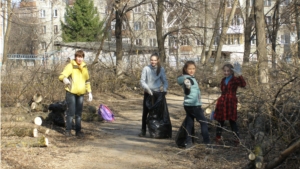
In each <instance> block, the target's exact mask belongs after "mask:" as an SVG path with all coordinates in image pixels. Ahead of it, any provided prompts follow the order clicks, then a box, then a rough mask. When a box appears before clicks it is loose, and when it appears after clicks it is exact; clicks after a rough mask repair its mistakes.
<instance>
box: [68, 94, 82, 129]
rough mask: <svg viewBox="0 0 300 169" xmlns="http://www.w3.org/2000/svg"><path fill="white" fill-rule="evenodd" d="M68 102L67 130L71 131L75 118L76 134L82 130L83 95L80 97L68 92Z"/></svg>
mask: <svg viewBox="0 0 300 169" xmlns="http://www.w3.org/2000/svg"><path fill="white" fill-rule="evenodd" d="M66 102H67V106H68V109H67V117H66V130H67V131H71V129H72V121H73V117H74V116H75V130H76V132H79V131H80V130H81V114H82V107H83V95H80V96H78V95H76V94H72V93H70V92H68V91H67V93H66Z"/></svg>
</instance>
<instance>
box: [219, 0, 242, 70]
mask: <svg viewBox="0 0 300 169" xmlns="http://www.w3.org/2000/svg"><path fill="white" fill-rule="evenodd" d="M238 2H239V1H238V0H234V3H233V6H232V9H231V11H230V14H229V17H228V20H227V22H226V24H225V26H223V28H222V32H221V36H220V41H219V45H218V49H217V56H216V59H215V63H214V71H216V70H218V66H219V64H220V60H221V54H222V47H223V44H224V42H225V41H226V34H227V30H228V28H229V26H230V24H231V21H232V18H233V16H234V14H235V10H236V7H237V4H238ZM224 15H226V12H224Z"/></svg>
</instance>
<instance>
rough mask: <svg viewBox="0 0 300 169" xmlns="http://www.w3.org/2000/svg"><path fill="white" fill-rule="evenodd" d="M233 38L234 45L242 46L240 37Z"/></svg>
mask: <svg viewBox="0 0 300 169" xmlns="http://www.w3.org/2000/svg"><path fill="white" fill-rule="evenodd" d="M233 38H234V40H233V43H234V44H235V45H238V44H240V37H239V35H234V37H233Z"/></svg>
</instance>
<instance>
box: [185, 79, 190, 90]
mask: <svg viewBox="0 0 300 169" xmlns="http://www.w3.org/2000/svg"><path fill="white" fill-rule="evenodd" d="M184 84H185V87H186V88H187V89H190V88H191V81H190V80H189V79H184Z"/></svg>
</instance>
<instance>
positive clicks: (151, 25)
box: [148, 21, 155, 30]
mask: <svg viewBox="0 0 300 169" xmlns="http://www.w3.org/2000/svg"><path fill="white" fill-rule="evenodd" d="M148 29H151V30H153V29H155V25H154V22H153V21H149V22H148Z"/></svg>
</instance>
